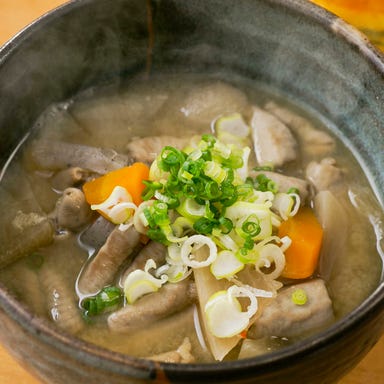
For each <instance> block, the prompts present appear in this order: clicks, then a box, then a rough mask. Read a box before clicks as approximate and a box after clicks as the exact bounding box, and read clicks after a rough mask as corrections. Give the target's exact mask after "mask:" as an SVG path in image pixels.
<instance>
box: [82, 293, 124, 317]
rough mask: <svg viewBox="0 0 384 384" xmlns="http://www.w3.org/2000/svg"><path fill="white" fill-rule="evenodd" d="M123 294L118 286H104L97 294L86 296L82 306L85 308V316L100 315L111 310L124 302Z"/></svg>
mask: <svg viewBox="0 0 384 384" xmlns="http://www.w3.org/2000/svg"><path fill="white" fill-rule="evenodd" d="M122 300H123V295H122V294H121V290H120V289H119V288H117V287H113V286H109V287H105V288H103V289H102V290H101V291H100V292H99V293H98V294H97V295H96V296H93V297H86V298H85V299H84V300H83V301H82V303H81V306H82V307H83V308H84V310H85V316H94V315H99V314H100V313H103V312H106V311H108V312H109V311H111V310H114V309H116V308H117V306H118V305H119V304H121V303H122Z"/></svg>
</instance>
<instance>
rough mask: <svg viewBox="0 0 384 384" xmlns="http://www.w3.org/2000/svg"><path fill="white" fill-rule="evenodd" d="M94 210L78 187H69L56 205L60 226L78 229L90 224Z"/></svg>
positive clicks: (72, 229) (73, 229)
mask: <svg viewBox="0 0 384 384" xmlns="http://www.w3.org/2000/svg"><path fill="white" fill-rule="evenodd" d="M91 217H92V210H91V208H90V206H89V204H88V203H87V201H86V200H85V196H84V193H83V192H82V191H81V190H80V189H78V188H67V189H66V190H65V191H64V192H63V195H62V196H61V198H60V199H59V200H58V202H57V205H56V218H57V224H58V226H59V228H66V229H69V230H71V231H77V230H78V229H80V228H81V227H83V226H84V225H86V224H88V223H89V221H90V219H91Z"/></svg>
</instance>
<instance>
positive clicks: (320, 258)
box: [0, 76, 382, 363]
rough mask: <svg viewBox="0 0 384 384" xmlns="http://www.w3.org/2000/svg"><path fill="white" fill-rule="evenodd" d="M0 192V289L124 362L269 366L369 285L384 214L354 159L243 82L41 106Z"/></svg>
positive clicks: (377, 272)
mask: <svg viewBox="0 0 384 384" xmlns="http://www.w3.org/2000/svg"><path fill="white" fill-rule="evenodd" d="M0 188H1V189H0V194H1V199H0V210H1V213H2V214H1V215H2V219H3V224H2V226H1V228H2V229H1V233H0V236H1V247H0V264H1V271H0V275H1V280H2V281H3V282H4V283H5V284H6V285H7V286H8V287H9V288H10V289H11V290H12V291H13V292H14V293H15V295H17V297H18V298H19V299H20V300H22V301H23V302H25V303H26V304H28V305H29V306H30V307H31V308H32V310H33V311H35V313H37V314H38V315H40V316H43V317H47V318H49V319H51V320H52V321H53V322H55V324H56V325H57V326H58V327H60V328H63V329H64V330H66V331H68V332H71V333H73V334H76V335H77V336H78V337H80V338H82V339H85V340H87V341H90V342H92V343H95V344H98V345H101V346H104V347H106V348H109V349H111V350H114V351H118V352H122V353H126V354H130V355H133V356H139V357H145V358H151V359H155V360H162V361H168V362H176V363H189V362H211V361H215V360H218V361H220V360H225V359H227V360H228V359H238V358H246V357H250V356H256V355H260V354H264V353H267V352H270V351H273V350H275V349H279V348H282V347H284V346H286V345H290V344H292V343H293V342H295V341H297V340H300V339H303V338H305V337H307V336H309V335H311V334H314V333H315V332H319V331H321V330H322V329H324V328H326V327H328V326H330V325H331V324H333V323H334V322H336V321H337V320H339V319H340V318H342V317H343V316H345V315H346V314H347V313H349V312H350V311H352V310H353V309H354V308H356V307H357V306H358V305H359V304H360V303H361V302H362V301H363V300H364V299H365V298H367V296H368V295H369V294H370V293H371V292H372V291H373V290H374V288H375V287H376V286H377V284H378V281H379V280H380V277H381V271H382V260H381V258H380V255H381V253H380V252H381V251H380V240H381V239H380V238H379V236H380V232H381V231H382V209H381V207H380V206H379V204H378V203H377V202H376V200H375V197H374V194H373V192H372V190H371V189H370V186H369V183H368V181H367V179H366V177H365V175H364V173H363V171H362V169H361V168H360V167H359V166H358V164H357V162H356V160H355V159H354V157H353V155H352V154H351V153H350V152H349V151H348V150H347V148H346V147H345V146H344V145H343V143H342V142H341V140H340V139H339V138H338V137H336V136H335V135H334V134H333V133H332V132H331V130H328V129H327V128H326V126H325V124H324V123H322V122H321V121H320V120H319V119H317V118H315V117H314V116H313V115H311V114H308V113H306V112H304V111H303V110H302V109H301V108H298V107H297V106H294V105H291V104H290V103H288V102H287V101H285V100H284V98H282V97H278V96H276V95H274V94H273V93H272V92H270V91H267V90H265V89H261V88H260V87H259V88H257V90H254V89H250V87H245V86H243V84H242V82H238V83H236V85H233V84H230V83H228V82H226V81H222V80H217V79H206V78H205V79H204V78H202V77H199V76H196V77H177V76H176V77H165V78H158V79H152V80H151V81H149V82H148V81H137V82H134V83H131V84H129V85H127V86H126V87H121V86H120V87H112V86H110V87H106V88H103V89H97V90H95V89H92V90H90V91H88V92H87V93H84V94H82V95H80V96H78V97H77V98H75V99H74V100H71V101H70V102H66V103H62V104H56V105H52V106H50V107H49V108H48V109H47V110H46V111H45V112H44V113H43V115H42V116H41V117H40V119H39V120H38V121H37V123H36V124H35V126H34V127H33V129H32V131H31V133H30V137H29V138H28V140H27V142H26V143H25V144H24V145H23V151H22V153H21V154H19V155H18V156H16V157H15V159H13V161H11V162H10V166H9V167H8V169H7V172H5V176H4V177H3V180H2V181H1V185H0ZM377 245H378V246H377Z"/></svg>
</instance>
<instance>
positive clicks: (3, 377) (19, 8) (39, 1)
mask: <svg viewBox="0 0 384 384" xmlns="http://www.w3.org/2000/svg"><path fill="white" fill-rule="evenodd" d="M111 1H113V0H111ZM62 3H65V1H64V0H0V18H1V22H0V45H1V44H3V43H4V42H6V41H7V40H8V39H9V38H10V37H12V36H13V35H14V34H15V33H17V32H18V31H19V30H21V29H22V28H24V26H26V25H27V24H29V23H30V22H31V21H32V20H34V19H36V18H37V17H39V16H40V15H42V14H43V13H45V12H47V11H48V10H49V9H52V8H54V7H56V6H58V5H60V4H62ZM383 382H384V337H382V338H381V340H380V341H379V343H378V344H377V345H376V346H375V348H374V349H373V350H372V351H371V352H370V353H369V354H368V355H367V356H366V358H365V359H364V360H363V361H362V362H361V363H360V364H359V365H358V366H357V367H356V368H355V369H354V370H353V371H352V372H351V373H349V374H348V375H347V376H346V377H345V378H344V379H343V380H342V381H341V382H340V384H362V383H364V384H381V383H383ZM0 383H1V384H39V383H40V382H39V381H38V380H37V379H35V378H33V377H32V376H31V375H30V374H29V373H28V372H26V371H25V370H24V368H22V367H21V366H20V365H19V364H18V363H17V362H16V361H15V360H14V359H13V358H12V357H11V356H10V354H9V353H8V352H7V351H5V350H4V349H3V348H2V347H1V346H0ZM69 384H72V383H69ZM308 384H310V383H308Z"/></svg>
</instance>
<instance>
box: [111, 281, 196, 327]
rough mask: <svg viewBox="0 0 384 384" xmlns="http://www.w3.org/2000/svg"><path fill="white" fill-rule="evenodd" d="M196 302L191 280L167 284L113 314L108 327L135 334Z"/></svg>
mask: <svg viewBox="0 0 384 384" xmlns="http://www.w3.org/2000/svg"><path fill="white" fill-rule="evenodd" d="M195 300H196V290H195V286H194V283H193V282H191V281H190V280H189V279H185V280H182V281H180V282H178V283H166V284H164V285H163V286H162V287H161V288H160V289H159V290H158V291H157V292H154V293H151V294H148V295H146V296H143V297H142V298H140V299H139V300H137V302H135V303H134V304H132V305H126V306H125V307H123V308H121V309H120V310H118V311H116V312H113V313H112V314H111V315H109V317H108V326H109V328H110V329H111V330H112V331H114V332H122V333H129V332H134V331H135V330H137V329H140V328H142V327H146V326H148V325H149V324H152V323H154V322H156V321H158V320H160V319H163V318H164V317H166V316H169V315H172V314H174V313H176V312H179V311H181V310H182V309H184V308H185V307H187V306H189V305H190V304H191V303H192V302H194V301H195Z"/></svg>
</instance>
